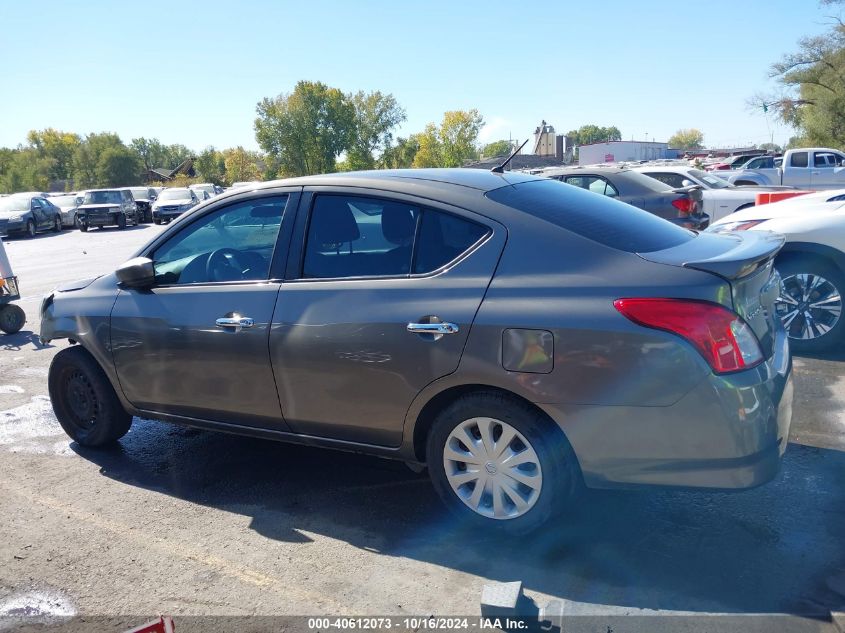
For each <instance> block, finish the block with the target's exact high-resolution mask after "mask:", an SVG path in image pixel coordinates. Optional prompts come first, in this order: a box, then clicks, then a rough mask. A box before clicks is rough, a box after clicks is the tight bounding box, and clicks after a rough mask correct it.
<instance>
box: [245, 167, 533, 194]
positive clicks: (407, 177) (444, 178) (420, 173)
mask: <svg viewBox="0 0 845 633" xmlns="http://www.w3.org/2000/svg"><path fill="white" fill-rule="evenodd" d="M530 180H539V178H538V177H537V176H531V175H529V174H524V173H521V172H516V171H506V172H504V173H502V174H494V173H493V172H491V171H489V170H486V169H469V168H434V169H381V170H378V169H376V170H370V171H349V172H340V173H335V174H321V175H318V176H300V177H296V178H287V179H284V180H271V181H268V182H262V183H259V184H257V185H256V186H255V189H267V188H271V187H278V186H320V185H346V186H359V187H368V186H372V185H373V184H379V185H387V184H391V183H392V184H398V182H404V183H405V184H407V183H408V182H413V181H422V182H426V183H430V184H435V185H447V186H456V187H466V188H469V189H476V190H478V191H482V192H487V191H492V190H493V189H498V188H499V187H505V186H508V185H515V184H518V183H520V182H526V181H530Z"/></svg>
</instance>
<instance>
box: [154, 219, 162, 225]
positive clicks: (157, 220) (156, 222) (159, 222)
mask: <svg viewBox="0 0 845 633" xmlns="http://www.w3.org/2000/svg"><path fill="white" fill-rule="evenodd" d="M153 223H154V224H161V218H153Z"/></svg>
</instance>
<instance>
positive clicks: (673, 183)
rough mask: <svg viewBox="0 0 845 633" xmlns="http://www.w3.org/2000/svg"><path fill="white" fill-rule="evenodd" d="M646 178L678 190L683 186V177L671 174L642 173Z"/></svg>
mask: <svg viewBox="0 0 845 633" xmlns="http://www.w3.org/2000/svg"><path fill="white" fill-rule="evenodd" d="M644 173H645V175H646V176H648V177H649V178H654V179H655V180H659V181H660V182H662V183H663V184H664V185H669V186H670V187H674V188H680V187H683V186H684V177H683V176H682V175H681V174H675V173H671V172H662V171H661V172H654V171H651V172H644Z"/></svg>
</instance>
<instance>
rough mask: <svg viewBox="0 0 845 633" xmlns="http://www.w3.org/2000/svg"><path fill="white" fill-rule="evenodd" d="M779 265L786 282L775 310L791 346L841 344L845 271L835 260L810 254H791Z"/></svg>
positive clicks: (822, 347)
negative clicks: (831, 261)
mask: <svg viewBox="0 0 845 633" xmlns="http://www.w3.org/2000/svg"><path fill="white" fill-rule="evenodd" d="M776 267H777V269H778V272H780V275H781V279H782V282H783V285H782V287H781V294H780V296H779V297H778V300H777V304H776V312H777V315H778V316H779V317H780V318H781V320H782V321H783V325H784V327H785V328H786V333H787V334H788V335H789V342H790V345H791V347H792V349H794V350H795V351H798V352H810V353H815V352H822V351H826V350H829V349H831V348H833V347H835V346H837V345H838V344H840V343H841V342H842V340H843V335H845V320H843V316H842V305H843V302H842V296H843V295H842V293H843V292H845V275H843V274H842V272H840V271H839V270H838V269H837V268H836V267H835V266H834V265H833V264H831V263H828V262H826V261H824V260H822V259H819V258H816V257H810V256H799V257H795V256H792V257H789V258H786V259H784V260H782V261H779V262H777V264H776Z"/></svg>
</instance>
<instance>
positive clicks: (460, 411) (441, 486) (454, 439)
mask: <svg viewBox="0 0 845 633" xmlns="http://www.w3.org/2000/svg"><path fill="white" fill-rule="evenodd" d="M426 458H427V462H428V469H429V473H430V475H431V479H432V482H433V484H434V487H435V489H436V490H437V492H438V494H439V495H440V497H441V498H442V499H443V501H444V502H445V503H446V505H447V506H448V507H449V509H450V510H452V511H453V512H454V513H455V514H456V515H457V516H458V517H459V518H460V519H462V520H465V521H468V522H470V523H473V524H476V525H478V526H481V527H483V528H487V529H490V528H492V529H501V530H505V531H508V532H512V533H524V532H529V531H531V530H534V529H536V528H538V527H539V526H541V525H542V524H543V523H545V522H546V521H548V520H549V519H550V518H551V517H552V515H553V514H555V513H557V512H560V511H563V510H564V509H565V507H566V505H567V503H568V502H569V501H570V500H571V498H572V496H573V494H574V493H575V491H576V490H577V488H578V487H579V482H580V473H579V470H578V465H577V460H576V458H575V454H574V453H573V451H572V448H571V447H570V446H569V443H568V442H567V440H566V437H565V436H564V434H563V432H562V431H561V430H560V429H559V428H558V427H557V426H556V425H555V424H554V423H553V422H552V421H551V420H549V419H548V418H547V417H546V416H545V415H544V414H543V413H542V412H540V411H537V410H536V409H534V408H533V407H531V406H530V405H528V404H526V403H523V402H520V401H518V400H516V399H513V398H510V397H508V396H506V395H503V394H499V393H494V392H479V393H474V394H470V395H467V396H463V397H461V398H459V399H458V400H457V401H455V402H454V403H453V404H452V405H450V406H449V407H447V408H446V409H445V410H443V411H442V412H441V413H440V414H439V415H438V416H437V418H436V419H435V420H434V423H433V425H432V428H431V432H430V434H429V436H428V442H427V446H426Z"/></svg>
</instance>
